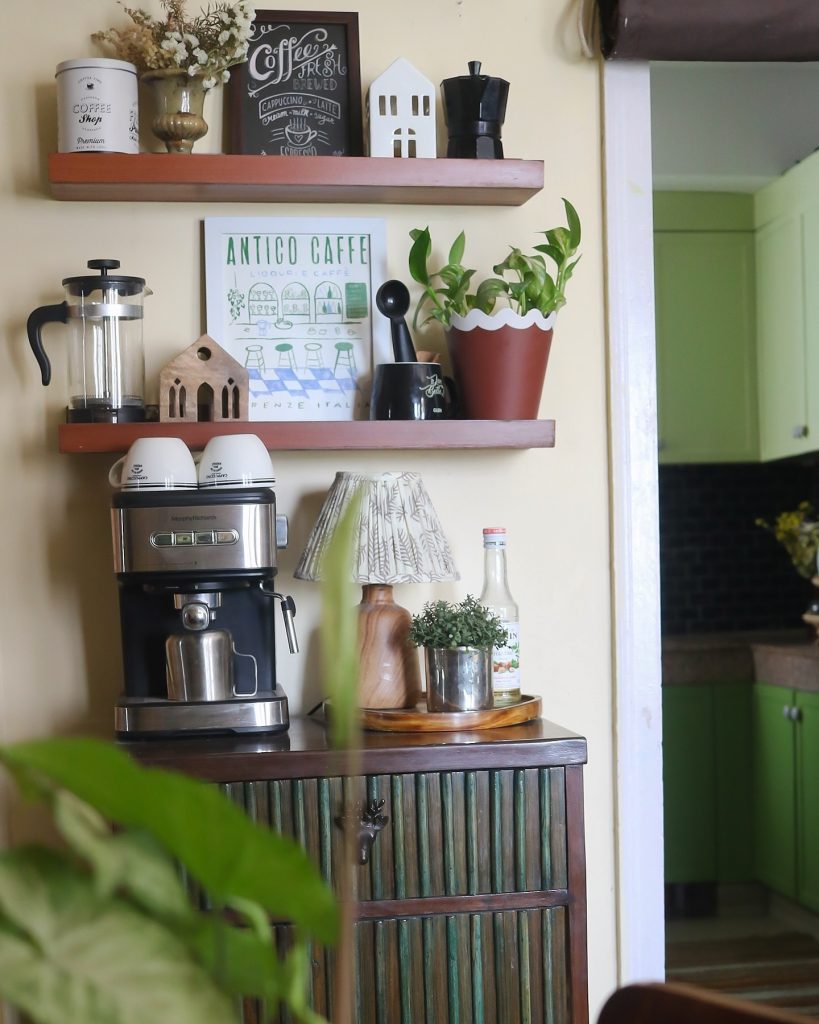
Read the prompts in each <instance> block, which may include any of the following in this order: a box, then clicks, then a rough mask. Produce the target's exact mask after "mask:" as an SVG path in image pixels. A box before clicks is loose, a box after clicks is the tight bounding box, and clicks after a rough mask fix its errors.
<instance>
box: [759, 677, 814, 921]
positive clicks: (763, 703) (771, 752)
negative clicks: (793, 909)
mask: <svg viewBox="0 0 819 1024" xmlns="http://www.w3.org/2000/svg"><path fill="white" fill-rule="evenodd" d="M754 690H755V693H754V743H755V747H756V751H755V754H756V757H755V770H754V795H755V801H756V812H757V829H756V836H755V848H756V868H757V878H758V879H759V881H760V882H764V883H765V885H768V886H770V888H771V889H774V890H775V891H776V892H780V893H782V894H783V895H784V896H789V897H790V898H791V899H794V900H797V901H798V902H799V903H801V904H803V905H804V906H806V907H809V908H810V909H811V910H815V911H819V801H817V799H816V784H817V780H819V694H816V693H804V692H800V691H798V690H797V691H794V690H789V689H786V688H784V687H781V686H768V685H765V684H762V683H760V684H757V685H756V686H755V687H754Z"/></svg>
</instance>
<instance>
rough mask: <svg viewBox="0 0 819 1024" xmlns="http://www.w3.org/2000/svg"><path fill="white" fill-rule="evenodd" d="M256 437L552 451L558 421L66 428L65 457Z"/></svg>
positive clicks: (295, 443) (304, 443) (285, 443)
mask: <svg viewBox="0 0 819 1024" xmlns="http://www.w3.org/2000/svg"><path fill="white" fill-rule="evenodd" d="M247 433H253V434H257V435H258V436H259V437H260V438H261V439H262V441H264V443H265V445H266V446H267V447H268V448H269V449H270V450H271V451H349V450H359V451H376V450H378V449H380V448H386V449H401V448H405V449H432V450H434V449H441V448H553V447H554V443H555V421H554V420H445V421H443V422H435V423H434V422H430V421H428V420H423V421H420V422H414V421H409V420H400V421H399V420H389V421H375V422H373V421H370V420H352V421H343V422H318V421H316V422H287V423H279V422H277V423H259V422H253V423H182V424H180V423H112V424H108V423H62V424H60V451H61V452H63V453H64V454H70V453H88V454H90V453H94V452H106V453H115V452H124V451H127V450H128V448H129V447H130V446H131V445H132V444H133V442H134V441H136V439H137V438H138V437H180V438H181V439H182V440H183V441H184V442H185V444H187V445H188V447H189V448H191V449H192V450H194V451H195V450H197V449H201V448H204V447H205V444H206V443H207V442H208V440H209V439H210V438H211V437H213V436H214V434H247Z"/></svg>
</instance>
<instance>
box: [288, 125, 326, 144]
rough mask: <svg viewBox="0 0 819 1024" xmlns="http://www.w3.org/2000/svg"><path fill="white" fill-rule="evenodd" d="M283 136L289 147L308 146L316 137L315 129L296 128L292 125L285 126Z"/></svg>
mask: <svg viewBox="0 0 819 1024" xmlns="http://www.w3.org/2000/svg"><path fill="white" fill-rule="evenodd" d="M284 135H285V138H286V139H287V141H288V142H289V143H290V145H291V146H309V145H310V143H311V142H312V141H313V139H314V138H315V137H316V136H317V135H318V132H317V131H316V130H315V128H306V127H305V128H296V127H294V126H293V125H290V124H288V125H285V127H284Z"/></svg>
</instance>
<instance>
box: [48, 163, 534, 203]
mask: <svg viewBox="0 0 819 1024" xmlns="http://www.w3.org/2000/svg"><path fill="white" fill-rule="evenodd" d="M48 178H49V181H50V182H51V194H52V195H53V196H54V197H55V199H70V200H87V201H94V202H99V201H116V202H197V203H201V202H231V203H236V202H239V203H404V204H407V203H410V204H418V203H425V204H432V205H453V206H470V205H474V206H521V205H522V204H523V203H525V202H526V200H527V199H530V198H531V197H532V196H533V195H535V193H537V192H539V191H540V190H541V189H542V188H543V161H542V160H448V159H438V160H430V159H424V160H422V159H417V160H408V159H407V160H401V159H393V158H389V157H358V156H345V157H332V156H303V157H299V156H228V155H225V154H219V153H201V154H195V153H194V154H190V155H188V156H185V155H183V154H171V153H134V154H127V153H52V154H51V155H50V156H49V158H48Z"/></svg>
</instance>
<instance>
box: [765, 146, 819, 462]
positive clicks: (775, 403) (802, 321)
mask: <svg viewBox="0 0 819 1024" xmlns="http://www.w3.org/2000/svg"><path fill="white" fill-rule="evenodd" d="M818 156H819V155H818V154H812V155H811V156H809V157H808V158H807V159H805V160H803V161H801V163H799V164H797V165H796V166H795V167H793V168H791V169H790V170H789V171H787V172H786V173H785V174H783V175H782V176H781V177H780V178H777V179H776V180H775V181H773V182H771V184H770V185H766V186H765V187H764V188H762V189H760V190H759V191H758V192H756V193H755V194H754V197H753V199H754V225H755V230H756V303H757V361H758V368H759V380H758V389H759V434H760V452H761V457H762V459H777V458H783V457H785V456H791V455H801V454H805V453H808V452H814V451H819V297H817V296H816V294H815V293H816V289H815V287H814V285H813V282H815V281H816V280H817V277H816V275H817V273H819V158H818Z"/></svg>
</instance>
